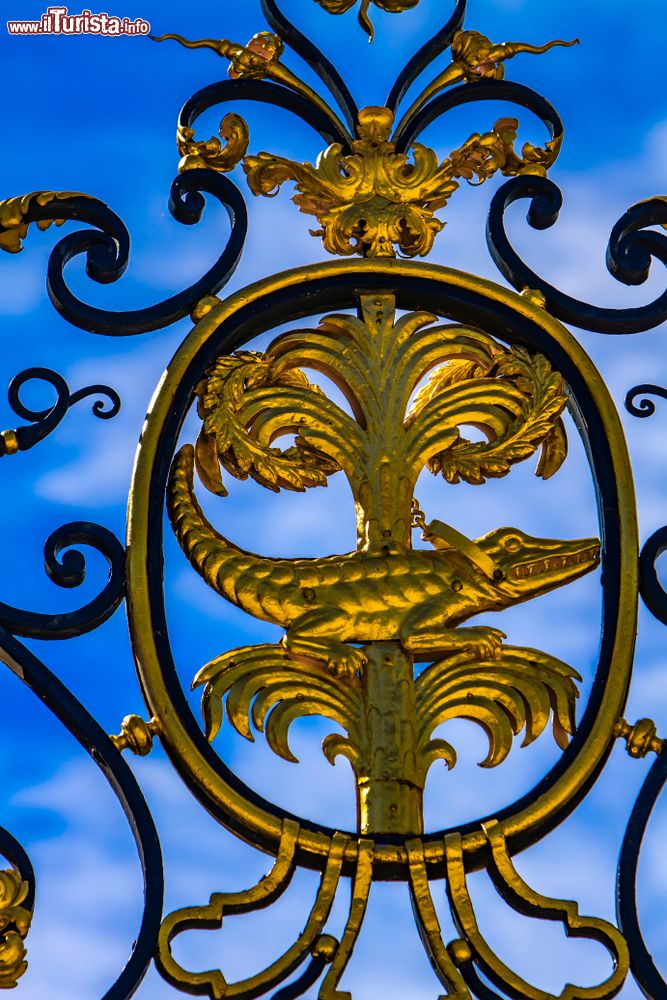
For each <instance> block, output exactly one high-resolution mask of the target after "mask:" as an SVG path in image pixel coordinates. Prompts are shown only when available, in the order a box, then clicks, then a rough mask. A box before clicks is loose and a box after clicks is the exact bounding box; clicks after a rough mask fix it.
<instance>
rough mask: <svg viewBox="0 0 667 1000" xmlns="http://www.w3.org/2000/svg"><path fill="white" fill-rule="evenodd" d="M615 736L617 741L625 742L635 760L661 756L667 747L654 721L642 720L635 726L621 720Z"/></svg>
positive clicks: (617, 725) (617, 724)
mask: <svg viewBox="0 0 667 1000" xmlns="http://www.w3.org/2000/svg"><path fill="white" fill-rule="evenodd" d="M614 735H615V736H616V737H617V739H621V740H625V745H626V749H627V751H628V753H629V754H630V756H631V757H634V758H635V760H639V759H640V758H642V757H648V755H649V754H650V753H655V754H660V753H662V751H663V750H664V747H665V741H664V740H661V739H659V738H658V735H657V730H656V725H655V722H654V721H653V720H652V719H640V720H639V722H636V723H635V724H634V726H631V725H630V723H629V722H626V720H625V719H619V721H618V722H617V723H616V728H615V730H614Z"/></svg>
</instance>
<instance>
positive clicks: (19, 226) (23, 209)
mask: <svg viewBox="0 0 667 1000" xmlns="http://www.w3.org/2000/svg"><path fill="white" fill-rule="evenodd" d="M87 197H89V195H85V194H81V192H80V191H33V192H32V193H31V194H23V195H17V197H15V198H5V200H4V201H0V250H6V251H7V253H19V252H20V251H21V250H22V249H23V240H24V239H25V237H26V235H27V233H28V229H29V227H30V223H29V222H26V217H27V215H28V212H29V211H30V207H31V205H32V203H33V202H36V203H37V205H50V204H51V202H53V201H62V200H64V199H65V198H87ZM64 222H65V220H64V219H39V220H38V221H37V222H36V226H37V228H38V229H41V230H45V229H48V228H49V226H52V225H54V224H55V225H56V226H62V224H63V223H64Z"/></svg>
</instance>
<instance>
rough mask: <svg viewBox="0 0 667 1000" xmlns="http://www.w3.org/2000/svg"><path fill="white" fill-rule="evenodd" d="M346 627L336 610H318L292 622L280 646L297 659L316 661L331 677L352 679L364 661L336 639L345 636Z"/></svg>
mask: <svg viewBox="0 0 667 1000" xmlns="http://www.w3.org/2000/svg"><path fill="white" fill-rule="evenodd" d="M346 624H348V620H347V616H346V615H345V614H344V613H343V612H342V611H339V610H338V609H337V608H317V609H314V610H313V611H307V612H306V613H305V614H303V615H300V616H299V618H297V619H296V620H295V621H294V622H292V624H291V625H290V627H289V628H288V630H287V632H286V633H285V635H284V636H283V639H282V643H283V645H284V646H285V648H286V649H287V650H288V652H289V653H290V655H291V656H294V657H295V658H296V659H300V658H301V659H304V660H308V661H311V662H312V661H313V660H316V661H317V662H319V663H324V664H325V666H326V668H327V670H329V671H330V672H331V673H332V674H335V675H337V676H339V677H352V676H354V674H356V673H357V672H358V671H360V670H362V669H363V667H364V666H365V665H366V657H365V656H364V654H363V653H362V651H361V650H360V649H357V648H356V647H354V646H348V645H346V643H344V642H341V641H340V640H339V639H336V638H335V636H336V635H337V634H338V635H341V634H344V630H345V626H346Z"/></svg>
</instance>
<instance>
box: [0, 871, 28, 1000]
mask: <svg viewBox="0 0 667 1000" xmlns="http://www.w3.org/2000/svg"><path fill="white" fill-rule="evenodd" d="M27 895H28V883H27V882H24V881H23V879H22V878H21V875H20V873H19V872H18V871H16V870H15V869H12V868H9V869H7V870H5V871H0V990H11V989H13V988H14V987H15V986H16V985H18V980H19V979H20V978H21V976H23V975H24V974H25V972H26V970H27V968H28V963H27V962H26V947H25V943H24V942H25V938H26V937H27V935H28V931H29V930H30V924H31V921H32V914H31V913H30V911H29V910H26V909H25V907H24V906H22V905H21V904H22V903H23V902H24V901H25V898H26V896H27Z"/></svg>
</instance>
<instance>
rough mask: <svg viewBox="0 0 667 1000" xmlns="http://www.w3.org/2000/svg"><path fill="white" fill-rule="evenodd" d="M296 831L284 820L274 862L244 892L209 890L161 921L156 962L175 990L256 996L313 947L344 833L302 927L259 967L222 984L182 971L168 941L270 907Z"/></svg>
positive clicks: (335, 878) (285, 875)
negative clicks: (203, 898) (203, 899)
mask: <svg viewBox="0 0 667 1000" xmlns="http://www.w3.org/2000/svg"><path fill="white" fill-rule="evenodd" d="M298 836H299V827H298V824H296V823H294V822H292V821H291V820H285V821H284V824H283V835H282V838H281V841H280V849H279V851H278V856H277V858H276V863H275V865H274V867H273V869H272V871H271V872H270V874H269V875H267V876H266V877H265V878H263V879H262V880H261V881H260V882H259V883H258V884H257V885H256V886H253V888H252V889H248V890H246V891H245V892H226V893H221V892H218V893H215V894H214V895H213V896H211V900H210V902H209V903H208V904H207V905H206V906H191V907H188V908H186V909H183V910H176V911H175V912H174V913H171V914H170V915H169V916H168V917H166V918H165V919H164V921H163V923H162V927H161V930H160V937H159V940H158V950H157V955H156V963H157V965H158V967H159V969H160V972H161V974H162V975H163V976H164V977H165V979H167V980H168V982H170V983H171V984H172V985H173V986H175V987H176V988H177V989H185V990H188V991H189V992H195V993H201V992H208V995H209V996H211V997H213V998H214V1000H222V998H223V997H224V998H231V997H253V996H260V995H261V994H263V993H265V992H266V991H267V990H270V989H271V988H272V987H274V986H276V985H277V984H278V983H280V982H282V981H283V980H284V979H286V978H287V976H289V975H290V974H291V973H292V972H293V971H294V970H295V969H296V968H298V966H299V965H300V964H301V962H302V961H303V959H304V956H306V955H307V954H308V953H309V952H311V951H313V949H316V948H317V943H318V938H319V936H320V935H321V932H322V929H323V927H324V925H325V923H326V921H327V919H328V916H329V912H330V910H331V905H332V903H333V899H334V896H335V894H336V889H337V887H338V883H339V880H340V876H341V870H342V865H343V858H344V854H345V847H346V845H347V843H348V840H349V838H348V837H347V836H345V835H343V834H336V835H335V837H334V840H333V843H332V847H331V851H330V853H329V859H328V861H327V865H326V869H325V871H324V874H323V875H322V880H321V883H320V887H319V890H318V893H317V898H316V900H315V903H314V905H313V908H312V910H311V912H310V916H309V918H308V921H307V923H306V926H305V928H304V930H303V932H302V933H301V934H300V935H299V937H298V939H297V941H296V942H295V943H294V944H293V945H292V947H291V948H289V949H288V951H286V952H285V954H284V955H282V956H281V957H280V958H279V959H277V960H276V961H275V962H273V963H272V964H271V965H270V966H269V967H268V968H267V969H264V971H263V972H259V973H257V974H256V975H254V976H252V977H250V978H249V979H245V980H243V981H242V982H239V983H228V982H227V980H226V979H225V976H224V974H223V973H222V972H221V971H220V970H215V969H214V970H209V971H206V972H187V971H186V970H185V969H183V968H181V966H180V965H179V964H178V963H177V962H176V960H175V958H174V956H173V954H172V950H171V945H172V941H173V940H174V938H175V937H177V936H178V935H179V934H183V933H185V932H186V931H192V930H199V929H201V930H213V929H216V928H219V927H221V926H222V922H223V918H224V917H225V916H230V915H233V914H241V913H251V912H253V911H254V910H258V909H262V908H264V907H266V906H270V905H271V904H272V903H274V902H275V900H276V899H278V897H279V896H281V895H282V894H283V893H284V892H285V890H286V889H287V888H288V886H289V884H290V882H291V880H292V877H293V875H294V871H295V866H296V862H295V852H296V844H297V839H298Z"/></svg>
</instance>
